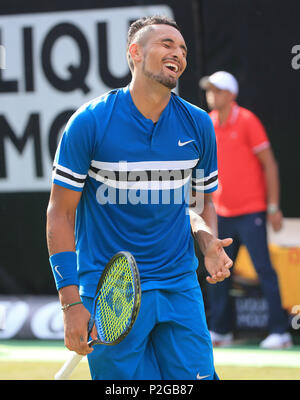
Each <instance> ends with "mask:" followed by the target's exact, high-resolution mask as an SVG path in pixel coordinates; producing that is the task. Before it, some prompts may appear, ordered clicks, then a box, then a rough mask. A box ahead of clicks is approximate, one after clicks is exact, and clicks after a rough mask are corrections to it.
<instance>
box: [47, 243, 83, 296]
mask: <svg viewBox="0 0 300 400" xmlns="http://www.w3.org/2000/svg"><path fill="white" fill-rule="evenodd" d="M49 261H50V265H51V268H52V273H53V276H54V280H55V285H56V289H57V290H59V289H61V288H63V287H64V286H69V285H77V286H79V279H78V274H77V256H76V253H75V252H73V251H64V252H61V253H56V254H53V255H52V256H50V258H49Z"/></svg>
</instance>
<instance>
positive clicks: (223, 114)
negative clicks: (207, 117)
mask: <svg viewBox="0 0 300 400" xmlns="http://www.w3.org/2000/svg"><path fill="white" fill-rule="evenodd" d="M231 106H232V103H228V104H226V105H225V106H224V107H222V108H221V109H220V110H219V123H220V125H222V124H224V123H225V122H226V121H227V118H228V117H229V114H230V111H231Z"/></svg>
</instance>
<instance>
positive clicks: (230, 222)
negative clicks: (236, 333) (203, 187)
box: [200, 71, 292, 348]
mask: <svg viewBox="0 0 300 400" xmlns="http://www.w3.org/2000/svg"><path fill="white" fill-rule="evenodd" d="M200 87H201V88H202V89H205V90H206V99H207V104H208V106H209V108H210V109H212V112H211V113H210V116H211V118H212V121H213V124H214V127H215V132H216V138H217V146H218V170H219V189H218V190H217V191H216V192H215V193H214V195H213V199H214V204H215V207H216V212H217V215H218V227H219V237H220V239H222V238H226V237H231V238H233V244H232V245H231V246H229V247H228V248H227V249H226V252H227V253H228V255H229V257H230V258H231V259H232V260H233V261H234V260H235V259H236V257H237V254H238V250H239V247H240V245H241V244H244V245H245V246H246V247H247V250H248V252H249V255H250V257H251V259H252V262H253V264H254V267H255V269H256V272H257V274H258V277H259V280H260V283H261V287H262V291H263V294H264V296H265V298H266V300H267V302H268V306H269V335H268V336H267V338H266V339H264V340H263V341H262V342H261V344H260V345H261V347H263V348H284V347H291V346H292V339H291V335H290V334H289V333H288V315H287V313H286V312H285V311H284V310H283V309H282V305H281V298H280V291H279V286H278V280H277V276H276V272H275V270H274V269H273V267H272V265H271V261H270V255H269V249H268V243H267V232H266V221H269V223H270V224H271V225H272V227H273V229H274V231H278V230H280V229H281V226H282V213H281V211H280V208H279V178H278V169H277V163H276V161H275V158H274V155H273V152H272V149H271V146H270V142H269V140H268V137H267V134H266V131H265V129H264V127H263V125H262V123H261V122H260V120H259V119H258V118H257V117H256V116H255V115H254V114H253V113H252V112H251V111H249V110H247V109H245V108H243V107H240V106H239V105H238V104H237V102H236V97H237V94H238V82H237V80H236V79H235V77H234V76H232V75H231V74H229V73H228V72H225V71H218V72H216V73H214V74H212V75H211V76H209V77H204V78H202V79H201V80H200ZM230 285H231V278H229V279H226V280H224V281H223V282H219V283H217V284H216V285H208V286H209V287H207V296H208V306H209V310H210V315H211V317H210V322H209V324H210V333H211V337H212V341H213V344H214V345H219V346H222V345H223V346H224V345H230V344H231V343H232V340H233V334H232V326H231V317H230V315H231V307H230V297H229V289H230Z"/></svg>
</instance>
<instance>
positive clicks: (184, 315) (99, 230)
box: [47, 17, 232, 380]
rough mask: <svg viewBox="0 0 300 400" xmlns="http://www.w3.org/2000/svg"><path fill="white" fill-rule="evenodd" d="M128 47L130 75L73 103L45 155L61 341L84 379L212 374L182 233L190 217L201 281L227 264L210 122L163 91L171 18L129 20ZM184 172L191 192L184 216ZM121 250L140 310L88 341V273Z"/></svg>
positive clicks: (94, 274)
mask: <svg viewBox="0 0 300 400" xmlns="http://www.w3.org/2000/svg"><path fill="white" fill-rule="evenodd" d="M127 57H128V62H129V66H130V69H131V72H132V80H131V82H130V84H129V85H128V86H127V87H125V88H120V89H116V90H112V91H110V92H109V93H107V94H105V95H102V96H100V97H98V98H96V99H94V100H92V101H90V102H89V103H87V104H85V105H83V106H82V107H81V108H80V109H79V110H78V111H77V112H76V113H75V114H74V115H73V116H72V117H71V119H70V121H69V122H68V124H67V126H66V129H65V132H64V134H63V136H62V139H61V142H60V144H59V146H58V149H57V153H56V157H55V162H54V168H53V185H52V190H51V196H50V202H49V206H48V212H47V240H48V248H49V253H50V263H51V266H52V270H53V274H54V278H55V282H56V286H57V289H58V293H59V298H60V301H61V304H62V306H63V309H64V327H65V344H66V346H67V347H68V348H69V349H70V350H74V351H76V352H77V353H79V354H87V355H88V360H89V366H90V371H91V376H92V379H126V380H128V379H218V376H217V374H216V373H215V368H214V362H213V352H212V343H211V339H210V335H209V332H208V329H207V324H206V318H205V313H204V307H203V300H202V294H201V291H200V288H199V284H198V280H197V275H196V268H197V266H198V260H197V258H196V256H195V252H194V243H193V237H192V234H191V227H192V232H193V233H194V235H195V237H196V238H197V240H198V242H199V245H200V248H201V249H202V251H203V253H204V255H205V263H206V268H207V271H208V277H207V280H208V282H209V283H211V284H214V283H216V282H219V281H223V280H224V279H225V278H227V277H228V276H229V275H230V272H229V268H230V267H231V265H232V261H231V260H230V259H229V257H228V256H227V254H226V252H225V250H224V247H226V246H228V245H230V244H231V242H232V240H231V239H230V238H225V239H223V240H219V239H218V238H217V235H216V232H217V227H216V214H215V211H214V207H213V203H212V201H211V193H212V192H213V191H214V190H215V189H216V188H217V185H218V174H217V158H216V141H215V134H214V129H213V125H212V122H211V120H210V117H209V116H208V114H207V113H206V112H205V111H203V110H201V109H199V108H198V107H196V106H194V105H192V104H189V103H188V102H187V101H185V100H183V99H181V98H180V97H179V96H177V95H175V94H174V93H173V92H172V89H174V88H175V87H176V84H177V81H178V78H179V77H180V76H181V74H182V73H183V72H184V70H185V68H186V65H187V46H186V43H185V41H184V39H183V37H182V35H181V33H180V30H179V28H178V26H177V24H176V23H175V21H173V20H170V19H168V18H165V17H149V18H143V19H140V20H137V21H135V22H134V23H133V24H132V25H131V26H130V29H129V32H128V51H127ZM189 182H192V187H193V189H194V192H195V193H196V192H197V194H196V195H195V198H194V200H195V204H196V207H195V208H194V210H192V211H191V216H189V203H190V200H188V201H187V197H188V196H186V193H187V191H186V188H187V186H188V184H189ZM179 194H180V196H181V197H180V196H179ZM179 198H180V201H179V200H178V199H179ZM194 200H193V201H194ZM201 200H203V208H202V209H201V207H199V204H200V203H201ZM199 209H201V210H200V211H198V210H199ZM199 215H201V216H202V217H203V220H202V219H200V218H199ZM201 221H202V222H203V223H202V222H201ZM120 250H128V251H130V252H131V253H132V254H133V255H134V257H135V258H136V261H137V264H138V267H139V270H140V276H141V285H142V302H141V308H140V313H139V315H138V318H137V320H136V322H135V325H134V326H133V329H132V331H131V332H130V334H129V335H128V336H127V337H126V338H125V339H124V340H123V341H122V342H121V343H119V344H118V345H116V346H105V345H98V346H95V347H94V349H90V348H89V347H88V345H87V340H88V338H87V323H88V320H89V316H90V311H91V305H92V299H93V296H94V294H95V290H96V284H97V282H98V279H99V276H100V274H101V272H102V270H103V268H104V266H105V264H106V263H107V262H108V260H109V259H110V258H111V256H113V255H114V254H115V253H116V252H118V251H120ZM81 302H83V304H82V303H81ZM95 335H96V332H95V330H94V331H93V332H92V335H91V336H92V337H93V338H95Z"/></svg>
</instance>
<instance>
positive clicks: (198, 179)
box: [192, 113, 218, 193]
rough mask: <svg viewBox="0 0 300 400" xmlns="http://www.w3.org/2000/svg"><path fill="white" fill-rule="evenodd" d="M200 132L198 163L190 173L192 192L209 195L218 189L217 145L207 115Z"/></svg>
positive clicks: (211, 124)
mask: <svg viewBox="0 0 300 400" xmlns="http://www.w3.org/2000/svg"><path fill="white" fill-rule="evenodd" d="M205 115H206V118H205V119H203V122H202V127H200V128H199V131H200V144H199V146H200V147H199V148H200V152H199V153H200V154H199V161H198V163H197V165H196V166H195V167H194V169H193V172H192V190H195V191H197V192H203V193H211V192H214V191H215V190H217V188H218V163H217V144H216V135H215V130H214V127H213V123H212V121H211V118H210V117H209V115H208V114H206V113H205Z"/></svg>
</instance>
